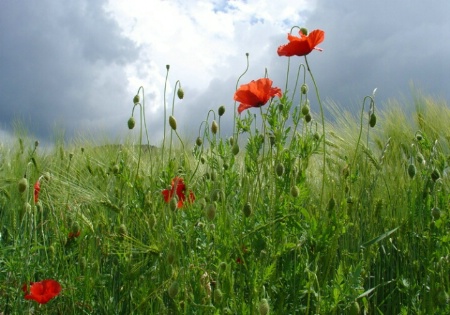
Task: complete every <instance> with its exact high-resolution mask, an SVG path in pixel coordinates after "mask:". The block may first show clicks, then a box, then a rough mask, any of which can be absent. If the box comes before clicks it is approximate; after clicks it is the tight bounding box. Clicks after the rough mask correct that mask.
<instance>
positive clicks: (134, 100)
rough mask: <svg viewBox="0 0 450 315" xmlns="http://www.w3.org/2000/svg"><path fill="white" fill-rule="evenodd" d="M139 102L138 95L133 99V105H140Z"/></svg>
mask: <svg viewBox="0 0 450 315" xmlns="http://www.w3.org/2000/svg"><path fill="white" fill-rule="evenodd" d="M139 101H140V97H139V94H136V95H135V96H134V97H133V103H134V104H137V103H139Z"/></svg>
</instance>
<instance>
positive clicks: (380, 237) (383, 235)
mask: <svg viewBox="0 0 450 315" xmlns="http://www.w3.org/2000/svg"><path fill="white" fill-rule="evenodd" d="M399 228H400V227H399V226H397V227H396V228H395V229H393V230H390V231H388V232H386V233H383V234H381V235H380V236H377V237H375V238H373V239H371V240H370V241H368V242H365V243H364V244H362V245H361V247H362V248H366V247H368V246H370V245H373V244H375V243H378V242H380V241H382V240H383V239H385V238H386V237H388V236H389V235H391V234H392V233H394V232H395V231H397V230H398V229H399Z"/></svg>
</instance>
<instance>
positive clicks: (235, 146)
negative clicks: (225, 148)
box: [231, 144, 239, 155]
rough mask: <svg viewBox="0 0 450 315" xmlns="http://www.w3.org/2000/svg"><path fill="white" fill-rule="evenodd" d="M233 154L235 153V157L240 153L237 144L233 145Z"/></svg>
mask: <svg viewBox="0 0 450 315" xmlns="http://www.w3.org/2000/svg"><path fill="white" fill-rule="evenodd" d="M231 152H232V153H233V155H237V154H238V153H239V146H238V145H237V144H235V145H233V148H232V149H231Z"/></svg>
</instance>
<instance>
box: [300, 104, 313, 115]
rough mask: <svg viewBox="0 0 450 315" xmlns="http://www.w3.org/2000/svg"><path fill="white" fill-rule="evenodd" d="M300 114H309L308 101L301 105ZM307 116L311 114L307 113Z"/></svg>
mask: <svg viewBox="0 0 450 315" xmlns="http://www.w3.org/2000/svg"><path fill="white" fill-rule="evenodd" d="M302 114H303V115H304V116H306V115H309V104H308V103H305V104H304V105H303V106H302ZM309 116H311V115H309ZM305 118H306V117H305Z"/></svg>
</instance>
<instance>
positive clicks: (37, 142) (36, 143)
mask: <svg viewBox="0 0 450 315" xmlns="http://www.w3.org/2000/svg"><path fill="white" fill-rule="evenodd" d="M38 146H39V141H38V140H36V141H34V148H37V147H38Z"/></svg>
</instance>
